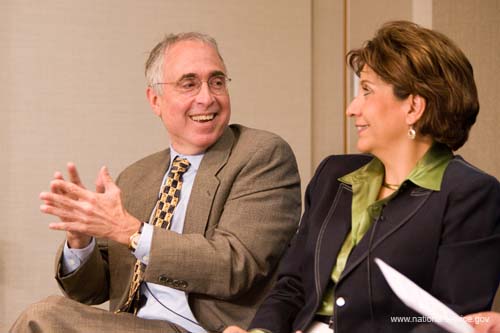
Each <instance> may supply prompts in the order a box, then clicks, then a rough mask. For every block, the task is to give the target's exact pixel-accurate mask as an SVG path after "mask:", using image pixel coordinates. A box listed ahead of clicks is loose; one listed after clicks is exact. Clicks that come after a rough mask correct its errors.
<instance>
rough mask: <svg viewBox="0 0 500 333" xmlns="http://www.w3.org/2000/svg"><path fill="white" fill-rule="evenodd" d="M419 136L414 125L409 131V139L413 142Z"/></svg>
mask: <svg viewBox="0 0 500 333" xmlns="http://www.w3.org/2000/svg"><path fill="white" fill-rule="evenodd" d="M416 136H417V132H416V131H415V128H414V127H413V125H410V128H409V129H408V137H409V138H410V139H412V140H415V137H416Z"/></svg>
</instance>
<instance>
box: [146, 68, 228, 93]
mask: <svg viewBox="0 0 500 333" xmlns="http://www.w3.org/2000/svg"><path fill="white" fill-rule="evenodd" d="M215 78H218V79H223V80H224V88H223V90H221V91H214V90H213V87H212V86H210V83H209V82H210V80H212V79H215ZM184 80H194V81H195V82H198V83H197V84H196V86H197V85H198V84H199V86H198V87H196V86H195V87H193V90H184V91H183V90H182V88H180V86H181V82H182V81H184ZM231 81H232V80H231V78H230V77H228V76H227V75H226V74H225V73H223V72H215V73H212V74H211V75H210V77H209V78H208V79H207V80H202V79H200V78H199V77H198V75H196V74H192V73H189V74H184V75H183V76H181V78H180V79H178V80H177V81H172V82H156V83H152V84H150V85H149V86H150V87H154V86H157V85H164V84H172V85H174V89H175V90H176V91H177V92H178V93H180V94H182V95H185V96H194V95H197V94H199V93H200V91H201V87H202V85H203V83H204V82H206V83H207V86H208V90H209V91H210V92H211V93H212V94H214V95H217V96H221V95H227V94H228V88H227V86H228V83H229V82H231Z"/></svg>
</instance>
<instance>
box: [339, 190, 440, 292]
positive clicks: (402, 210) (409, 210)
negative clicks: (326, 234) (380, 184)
mask: <svg viewBox="0 0 500 333" xmlns="http://www.w3.org/2000/svg"><path fill="white" fill-rule="evenodd" d="M432 192H433V191H431V190H427V189H423V188H420V187H414V188H412V189H408V190H407V191H405V192H404V193H401V194H400V195H398V196H396V197H395V198H394V199H393V200H392V201H391V202H389V204H388V205H387V206H386V207H385V208H384V210H383V213H382V214H383V216H384V219H383V220H382V221H378V222H377V224H378V225H377V230H376V234H375V235H374V239H373V241H372V244H371V251H372V252H373V250H375V249H376V248H377V247H378V246H379V245H380V244H382V242H383V241H384V240H385V239H386V238H387V237H389V236H390V235H392V234H393V233H394V232H396V231H397V230H398V229H399V228H401V227H402V226H403V225H404V224H406V223H407V222H408V221H409V220H410V219H411V217H412V216H413V215H415V213H416V212H417V211H418V210H419V209H420V208H421V207H422V206H423V205H424V203H425V202H426V201H427V199H429V197H430V195H431V193H432ZM373 227H374V225H373V224H372V226H371V227H370V229H368V231H367V232H366V234H365V236H364V237H363V239H362V240H361V242H359V244H358V245H357V246H356V247H355V248H354V249H353V251H352V253H351V255H350V256H349V259H348V260H347V264H346V267H345V269H344V271H343V272H342V274H341V276H340V278H339V281H338V282H339V283H340V281H342V280H343V279H344V278H345V277H346V276H347V275H349V273H350V272H352V271H353V270H354V269H355V268H356V267H357V266H358V265H359V264H360V263H361V262H362V261H364V260H365V259H366V257H367V256H368V250H369V247H370V244H369V243H370V236H371V233H372V231H373Z"/></svg>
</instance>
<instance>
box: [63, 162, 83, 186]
mask: <svg viewBox="0 0 500 333" xmlns="http://www.w3.org/2000/svg"><path fill="white" fill-rule="evenodd" d="M66 167H67V169H68V174H69V179H70V181H71V182H72V183H73V184H75V185H78V186H80V187H81V188H85V186H83V183H82V180H81V179H80V174H79V173H78V170H77V169H76V165H75V163H73V162H68V164H67V165H66Z"/></svg>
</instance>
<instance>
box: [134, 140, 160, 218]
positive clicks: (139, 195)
mask: <svg viewBox="0 0 500 333" xmlns="http://www.w3.org/2000/svg"><path fill="white" fill-rule="evenodd" d="M169 165H170V149H166V150H164V152H163V154H162V155H161V157H160V158H159V159H158V161H157V162H156V165H154V166H151V167H150V168H148V170H147V173H146V174H144V176H143V178H142V180H141V181H140V182H139V183H138V184H137V188H136V189H134V193H135V195H134V200H133V202H130V205H131V206H132V207H133V215H134V216H135V217H137V218H138V219H139V220H140V221H144V222H147V221H149V218H150V216H151V212H152V211H153V209H154V207H155V205H156V202H157V201H158V192H159V190H160V186H161V183H162V180H163V177H164V176H165V173H166V172H167V170H168V168H169Z"/></svg>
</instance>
